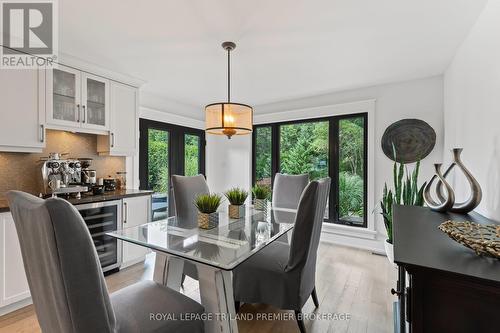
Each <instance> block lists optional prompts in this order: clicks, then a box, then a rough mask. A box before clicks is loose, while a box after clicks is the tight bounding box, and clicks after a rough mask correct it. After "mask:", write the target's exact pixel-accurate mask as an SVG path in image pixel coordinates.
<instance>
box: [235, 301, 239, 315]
mask: <svg viewBox="0 0 500 333" xmlns="http://www.w3.org/2000/svg"><path fill="white" fill-rule="evenodd" d="M234 310H235V311H236V313H238V312H240V301H234Z"/></svg>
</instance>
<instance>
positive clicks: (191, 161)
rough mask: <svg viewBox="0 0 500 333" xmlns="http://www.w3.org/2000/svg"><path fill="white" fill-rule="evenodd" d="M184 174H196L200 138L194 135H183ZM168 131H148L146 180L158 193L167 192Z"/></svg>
mask: <svg viewBox="0 0 500 333" xmlns="http://www.w3.org/2000/svg"><path fill="white" fill-rule="evenodd" d="M184 140H185V144H184V158H185V159H184V174H185V175H186V176H196V175H197V174H198V173H199V169H198V153H199V144H200V138H199V137H198V136H196V135H190V134H186V135H185V136H184ZM168 144H169V137H168V132H167V131H163V130H157V129H149V131H148V169H149V170H148V177H149V179H148V182H149V186H150V188H151V189H152V190H153V191H155V192H158V193H166V192H168V182H169V179H168V174H169V172H168Z"/></svg>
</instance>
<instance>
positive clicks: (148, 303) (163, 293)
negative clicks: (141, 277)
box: [111, 281, 204, 333]
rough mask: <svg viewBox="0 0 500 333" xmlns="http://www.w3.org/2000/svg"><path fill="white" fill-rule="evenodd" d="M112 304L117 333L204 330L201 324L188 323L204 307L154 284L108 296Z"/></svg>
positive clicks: (147, 282)
mask: <svg viewBox="0 0 500 333" xmlns="http://www.w3.org/2000/svg"><path fill="white" fill-rule="evenodd" d="M111 304H112V305H113V309H114V311H115V315H116V322H117V327H118V332H120V333H132V332H134V333H135V332H203V330H204V324H203V321H202V320H194V319H193V320H190V319H191V318H196V317H198V318H200V317H201V314H203V313H204V309H203V306H201V305H200V304H199V303H197V302H195V301H194V300H192V299H190V298H189V297H186V296H184V295H182V294H181V293H179V292H176V291H174V290H172V289H170V288H167V287H164V286H162V285H160V284H158V283H156V282H153V281H141V282H138V283H135V284H133V285H131V286H128V287H125V288H123V289H120V290H118V291H117V292H115V293H113V294H111ZM162 316H163V317H162ZM188 316H195V317H191V318H189V317H188ZM174 319H175V320H174Z"/></svg>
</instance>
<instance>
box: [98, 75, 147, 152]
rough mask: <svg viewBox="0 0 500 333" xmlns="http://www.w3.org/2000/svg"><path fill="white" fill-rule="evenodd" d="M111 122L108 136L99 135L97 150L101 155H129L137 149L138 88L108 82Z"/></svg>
mask: <svg viewBox="0 0 500 333" xmlns="http://www.w3.org/2000/svg"><path fill="white" fill-rule="evenodd" d="M110 97H111V123H110V134H109V136H99V137H98V141H97V151H98V152H99V154H103V155H114V156H131V155H134V154H135V153H136V151H137V109H138V103H139V101H138V100H139V90H138V89H137V88H135V87H131V86H129V85H126V84H121V83H118V82H114V81H111V82H110Z"/></svg>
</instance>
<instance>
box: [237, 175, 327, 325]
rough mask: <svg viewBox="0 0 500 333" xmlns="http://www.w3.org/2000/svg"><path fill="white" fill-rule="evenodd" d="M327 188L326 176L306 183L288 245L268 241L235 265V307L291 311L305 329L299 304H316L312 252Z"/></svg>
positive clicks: (315, 242)
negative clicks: (249, 305) (252, 305)
mask: <svg viewBox="0 0 500 333" xmlns="http://www.w3.org/2000/svg"><path fill="white" fill-rule="evenodd" d="M329 191H330V178H324V179H321V180H317V181H313V182H311V183H309V185H307V187H306V188H305V189H304V191H303V193H302V195H301V197H300V200H299V205H298V209H297V213H296V216H295V226H294V229H293V233H292V240H291V244H290V245H288V244H286V243H282V242H272V243H271V244H269V245H267V246H266V247H265V248H264V249H263V250H261V251H260V252H258V253H256V254H255V255H253V256H252V257H250V258H249V259H248V260H246V261H244V262H243V263H242V264H240V265H239V266H237V267H236V269H235V270H234V271H233V287H234V297H235V301H236V308H238V307H239V304H240V302H244V303H264V304H270V305H273V306H275V307H277V308H280V309H283V310H294V311H295V318H296V320H297V323H298V325H299V329H300V331H301V332H305V326H304V322H303V320H302V307H303V306H304V304H305V302H306V301H307V299H308V298H309V296H312V299H313V302H314V305H315V306H316V307H318V306H319V302H318V297H317V294H316V287H315V273H316V255H317V251H318V245H319V238H320V233H321V226H322V223H323V215H324V213H325V208H326V201H327V197H328V193H329Z"/></svg>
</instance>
